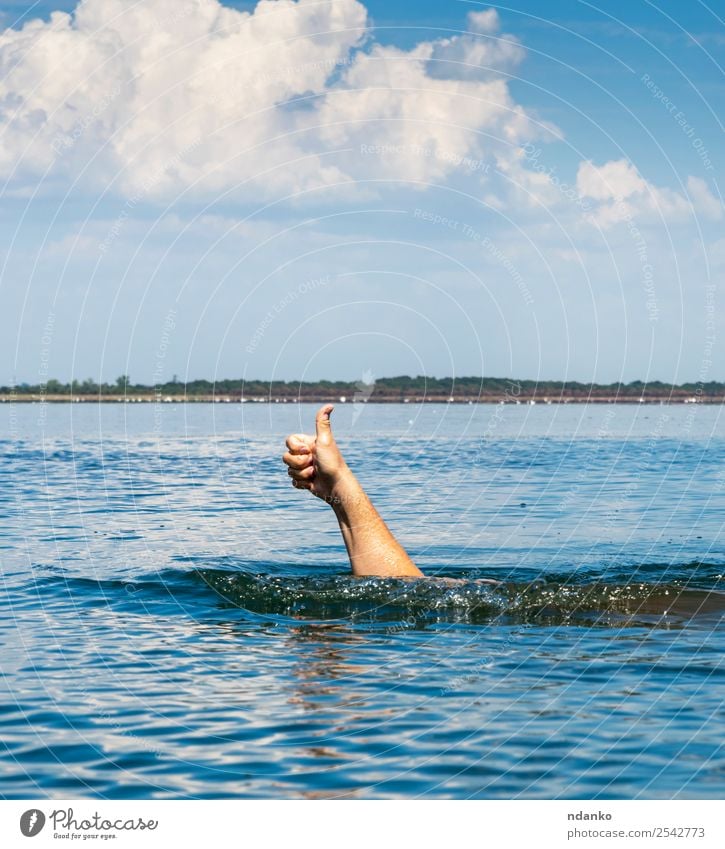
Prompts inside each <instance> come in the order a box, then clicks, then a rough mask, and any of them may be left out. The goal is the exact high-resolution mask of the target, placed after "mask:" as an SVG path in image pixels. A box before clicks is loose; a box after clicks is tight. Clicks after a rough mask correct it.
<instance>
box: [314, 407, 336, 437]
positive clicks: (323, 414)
mask: <svg viewBox="0 0 725 849" xmlns="http://www.w3.org/2000/svg"><path fill="white" fill-rule="evenodd" d="M334 409H335V407H334V405H333V404H325V406H324V407H320V409H319V410H318V411H317V415H316V416H315V430H316V431H317V438H318V439H320V440H321V441H322V442H323V443H327V442H328V441H329V440H330V439H331V438H332V425H331V424H330V413H331V412H332V411H333V410H334Z"/></svg>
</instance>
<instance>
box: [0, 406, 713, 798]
mask: <svg viewBox="0 0 725 849" xmlns="http://www.w3.org/2000/svg"><path fill="white" fill-rule="evenodd" d="M314 410H315V408H314V407H312V406H308V405H291V404H272V405H266V404H246V405H241V404H217V405H189V406H181V405H180V406H176V405H171V404H164V405H159V406H158V407H157V406H155V405H141V404H126V405H124V404H108V405H103V406H96V405H88V404H76V405H59V406H51V407H49V408H47V409H43V408H41V407H40V406H39V405H18V406H11V405H10V404H4V405H0V453H1V455H2V457H1V460H0V517H1V519H2V521H1V522H0V563H1V568H0V578H1V584H0V587H1V589H0V660H1V664H2V665H1V671H2V676H1V677H0V690H1V692H0V796H4V797H6V798H17V797H26V796H31V797H37V796H52V797H109V798H142V797H155V798H176V797H194V798H214V797H243V798H249V797H275V798H290V797H291V798H316V797H347V798H350V797H359V798H370V797H378V798H390V797H393V798H401V797H402V798H412V797H420V796H423V797H429V798H469V797H474V798H556V797H560V798H592V799H593V798H598V799H606V798H620V797H638V798H670V797H681V798H685V797H696V798H707V797H721V796H722V795H723V792H724V791H725V751H724V749H723V742H724V741H725V716H724V708H723V701H724V693H725V668H724V665H723V649H725V630H724V628H723V624H724V623H723V612H724V611H725V581H724V580H723V575H724V573H725V534H724V532H723V527H724V524H723V523H724V521H725V408H720V407H717V406H713V407H705V406H700V405H688V406H643V405H640V406H609V405H606V406H579V405H560V406H556V405H552V406H543V405H537V406H489V405H482V406H468V405H467V406H451V407H446V406H444V405H432V404H426V405H424V406H422V407H419V406H416V405H414V404H405V405H402V404H401V405H392V406H378V405H372V404H370V405H359V406H358V405H355V406H353V405H352V404H349V403H348V404H343V405H339V406H338V408H337V410H336V411H335V413H334V414H333V427H334V429H335V433H336V435H337V438H338V442H339V443H340V445H341V447H342V448H343V451H344V452H345V453H346V457H347V459H348V462H349V463H350V465H351V466H352V467H353V469H354V470H355V471H356V472H357V473H358V476H359V478H360V479H361V481H362V482H363V484H364V485H365V486H366V487H367V488H368V490H369V492H370V494H371V496H372V498H373V500H374V501H375V503H376V505H377V506H378V508H379V509H380V511H381V513H382V514H383V515H384V516H385V518H386V519H387V520H388V521H389V524H390V525H391V527H392V529H393V530H394V532H395V533H396V534H397V535H398V536H399V538H400V540H401V541H402V542H403V544H404V545H405V546H406V547H407V548H408V550H409V551H410V553H411V555H412V557H413V559H414V560H415V561H416V562H417V563H418V565H419V566H420V567H421V568H422V569H423V570H424V571H425V572H426V575H427V576H430V577H428V578H426V579H425V580H421V581H417V582H415V581H413V582H405V581H391V580H380V579H353V578H351V577H350V576H349V575H348V566H347V560H346V557H345V552H344V548H343V546H342V542H341V540H340V538H339V534H338V531H337V526H336V523H335V521H334V517H333V515H332V513H331V511H330V510H329V508H328V507H327V506H326V505H324V504H323V503H322V502H321V501H319V500H317V499H315V498H313V497H312V496H310V495H309V494H308V493H304V492H299V491H297V490H295V489H293V488H292V487H291V486H290V482H289V478H288V477H287V474H286V470H285V468H284V466H283V465H282V463H281V459H280V457H281V453H282V451H283V441H284V437H285V436H286V434H287V433H289V432H291V431H299V430H306V431H309V430H310V429H311V427H312V421H313V415H314ZM443 576H448V577H457V578H460V579H462V580H461V581H460V582H459V583H450V582H444V581H440V580H437V578H440V577H443ZM480 578H493V579H496V580H498V581H500V582H501V583H500V584H496V585H492V584H489V583H485V582H482V581H479V580H478V579H480Z"/></svg>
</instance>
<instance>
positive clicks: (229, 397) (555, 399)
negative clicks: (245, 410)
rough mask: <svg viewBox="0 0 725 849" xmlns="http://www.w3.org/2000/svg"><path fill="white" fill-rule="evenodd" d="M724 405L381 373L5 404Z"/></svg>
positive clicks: (497, 380)
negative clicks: (355, 377) (355, 378)
mask: <svg viewBox="0 0 725 849" xmlns="http://www.w3.org/2000/svg"><path fill="white" fill-rule="evenodd" d="M12 402H17V403H20V402H24V403H36V404H37V403H45V404H62V403H86V404H89V403H108V404H118V403H141V404H159V403H161V404H173V403H183V404H213V403H216V404H239V403H251V404H254V403H268V404H298V403H302V404H304V403H308V404H326V403H327V404H329V403H333V404H356V405H358V406H359V405H360V404H582V403H584V404H722V403H724V402H725V383H719V382H718V381H714V380H713V381H707V382H704V381H698V382H696V383H681V384H673V383H663V382H662V381H658V380H652V381H648V382H646V383H645V382H644V381H641V380H634V381H631V382H630V383H621V382H617V383H608V384H607V383H593V382H591V383H580V382H579V381H576V380H566V381H562V380H519V379H515V378H507V377H475V376H462V377H456V378H453V377H443V378H438V377H428V376H426V375H417V376H415V377H411V376H409V375H399V376H397V377H378V378H376V377H375V375H373V373H372V372H365V373H364V374H363V377H362V379H361V380H358V381H355V382H352V381H344V380H334V381H333V380H317V381H312V380H308V381H295V380H290V381H284V380H247V379H244V378H232V379H228V378H227V379H221V378H220V379H217V380H205V379H197V380H179V378H178V377H177V376H176V375H174V376H173V378H172V380H167V381H159V382H158V383H154V384H152V385H149V384H144V383H133V382H132V381H131V378H130V377H129V376H128V375H126V374H123V375H121V376H120V377H118V378H117V379H116V380H115V381H114V382H113V383H106V382H97V381H94V380H93V379H92V378H88V379H87V380H83V381H79V380H73V381H70V382H68V383H61V382H60V381H59V380H54V379H48V380H45V381H43V382H41V383H36V384H29V383H15V384H11V385H9V386H0V404H1V403H6V404H7V403H12Z"/></svg>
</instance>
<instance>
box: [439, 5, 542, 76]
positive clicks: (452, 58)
mask: <svg viewBox="0 0 725 849" xmlns="http://www.w3.org/2000/svg"><path fill="white" fill-rule="evenodd" d="M467 23H468V28H469V30H470V32H469V33H467V34H466V35H457V36H453V37H452V38H443V39H439V40H438V41H436V42H434V43H433V45H432V47H433V49H432V50H431V55H430V64H429V73H430V74H431V75H432V76H441V77H447V78H455V77H458V78H460V79H486V78H487V77H490V76H492V75H494V76H496V75H499V74H500V73H502V72H503V73H509V72H511V71H513V70H514V69H515V68H517V67H518V66H519V65H520V64H521V62H522V61H523V59H524V56H525V55H526V54H525V51H524V48H523V47H522V46H521V44H520V42H519V41H518V39H516V38H515V37H514V36H513V35H507V34H505V33H502V34H499V32H498V30H499V27H500V22H499V18H498V13H497V12H496V10H495V9H487V10H484V11H482V12H469V14H468V18H467Z"/></svg>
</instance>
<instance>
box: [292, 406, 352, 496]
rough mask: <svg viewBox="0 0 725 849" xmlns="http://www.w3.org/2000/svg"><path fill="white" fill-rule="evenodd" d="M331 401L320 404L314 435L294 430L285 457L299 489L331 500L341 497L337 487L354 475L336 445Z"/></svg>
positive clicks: (294, 484)
mask: <svg viewBox="0 0 725 849" xmlns="http://www.w3.org/2000/svg"><path fill="white" fill-rule="evenodd" d="M332 410H333V406H332V404H325V406H324V407H320V409H319V410H318V411H317V416H316V417H315V429H316V434H315V436H309V435H308V434H306V433H293V434H290V436H288V437H287V448H288V449H289V450H288V451H287V452H286V453H285V454H284V455H283V456H282V459H283V460H284V462H285V463H286V464H287V466H288V467H289V468H288V470H287V473H288V474H289V476H290V477H291V478H292V485H293V486H295V487H296V488H297V489H308V490H309V491H310V492H311V493H312V494H313V495H316V496H317V497H318V498H322V499H324V500H325V501H327V502H328V503H332V502H334V501H335V499H336V498H337V497H339V493H338V489H339V487H340V485H341V483H342V482H343V480H344V479H345V478H346V477H347V476H349V475H350V474H351V472H350V470H349V468H348V466H347V463H346V462H345V461H344V460H343V458H342V454H340V449H339V448H338V447H337V443H336V442H335V438H334V436H333V435H332V428H331V426H330V413H331V412H332Z"/></svg>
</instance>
